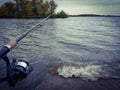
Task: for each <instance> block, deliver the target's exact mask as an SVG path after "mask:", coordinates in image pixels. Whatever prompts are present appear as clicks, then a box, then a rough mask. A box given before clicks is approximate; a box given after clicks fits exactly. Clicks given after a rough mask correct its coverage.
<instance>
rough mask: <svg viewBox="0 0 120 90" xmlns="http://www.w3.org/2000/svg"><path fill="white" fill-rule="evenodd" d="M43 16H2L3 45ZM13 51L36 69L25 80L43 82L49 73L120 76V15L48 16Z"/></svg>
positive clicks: (0, 41)
mask: <svg viewBox="0 0 120 90" xmlns="http://www.w3.org/2000/svg"><path fill="white" fill-rule="evenodd" d="M39 21H41V19H0V46H1V47H2V46H3V45H4V44H6V43H7V41H8V40H9V39H16V38H17V37H19V36H20V35H21V34H22V33H23V32H25V31H27V29H29V28H30V27H32V26H33V25H35V24H36V23H38V22H39ZM42 25H43V26H42V27H40V26H38V27H37V28H35V31H33V32H32V33H30V34H29V35H28V36H27V37H26V38H24V39H23V40H22V41H21V42H20V43H19V44H18V45H17V46H16V47H15V48H14V49H13V50H12V52H11V53H10V54H9V56H10V57H11V58H12V57H15V58H17V59H23V58H26V59H27V60H28V61H29V62H30V64H31V66H32V67H33V68H34V71H33V72H32V73H31V74H30V75H29V77H28V78H27V79H26V81H25V80H24V81H23V82H27V81H28V79H29V80H31V82H29V83H28V84H26V85H29V84H31V83H33V82H34V83H35V85H33V86H31V87H34V86H37V84H38V83H40V82H43V81H44V80H46V79H47V76H46V75H48V73H51V72H52V73H57V74H58V75H60V76H62V77H64V78H69V77H77V78H78V77H79V78H81V79H83V80H90V81H96V80H98V79H100V78H103V79H110V78H114V79H120V17H70V18H66V19H48V20H47V21H46V22H44V23H43V24H42Z"/></svg>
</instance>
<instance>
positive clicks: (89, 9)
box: [0, 0, 120, 15]
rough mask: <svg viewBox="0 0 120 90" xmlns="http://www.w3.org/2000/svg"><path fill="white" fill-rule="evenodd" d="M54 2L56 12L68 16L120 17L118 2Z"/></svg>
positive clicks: (72, 0) (75, 0)
mask: <svg viewBox="0 0 120 90" xmlns="http://www.w3.org/2000/svg"><path fill="white" fill-rule="evenodd" d="M5 1H12V0H0V3H3V2H5ZM44 1H45V0H44ZM46 1H50V0H46ZM54 1H55V2H56V3H57V5H58V7H57V10H56V12H59V11H61V10H64V11H65V12H66V13H68V14H70V15H77V14H100V15H120V0H54Z"/></svg>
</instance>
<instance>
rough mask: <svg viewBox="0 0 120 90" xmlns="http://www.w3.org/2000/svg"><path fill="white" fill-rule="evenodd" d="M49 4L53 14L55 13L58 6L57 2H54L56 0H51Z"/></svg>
mask: <svg viewBox="0 0 120 90" xmlns="http://www.w3.org/2000/svg"><path fill="white" fill-rule="evenodd" d="M49 5H50V13H51V14H54V12H55V9H56V8H57V4H56V3H55V2H54V0H51V1H50V2H49Z"/></svg>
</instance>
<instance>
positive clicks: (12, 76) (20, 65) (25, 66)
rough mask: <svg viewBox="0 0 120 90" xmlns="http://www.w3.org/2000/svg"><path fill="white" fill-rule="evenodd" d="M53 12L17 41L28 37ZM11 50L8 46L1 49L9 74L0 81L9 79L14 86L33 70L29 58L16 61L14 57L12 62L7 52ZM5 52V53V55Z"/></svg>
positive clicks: (0, 55)
mask: <svg viewBox="0 0 120 90" xmlns="http://www.w3.org/2000/svg"><path fill="white" fill-rule="evenodd" d="M51 15H52V14H50V15H49V16H47V17H46V18H45V19H43V20H42V21H40V22H39V23H37V24H35V25H34V26H32V27H31V28H30V29H28V30H27V31H26V32H24V33H23V34H22V35H21V36H20V37H18V38H17V39H16V43H18V42H19V41H21V40H22V39H23V38H24V37H26V36H27V35H28V34H29V33H30V32H31V31H33V30H34V28H36V27H37V26H38V25H41V24H42V23H43V22H44V21H46V20H47V19H48V18H49V17H50V16H51ZM9 51H10V48H9V47H8V46H4V47H3V48H2V49H1V50H0V59H3V60H4V61H5V62H6V66H7V75H6V76H5V77H3V78H1V79H0V82H4V81H8V84H9V86H11V87H14V86H15V85H16V83H17V82H18V81H20V80H22V79H24V78H25V77H27V75H28V74H29V73H30V72H31V71H32V70H33V68H32V67H30V66H29V63H28V61H27V60H25V59H24V60H19V61H17V62H16V59H13V60H12V62H10V60H9V58H8V56H7V53H8V52H9ZM4 54H5V55H4Z"/></svg>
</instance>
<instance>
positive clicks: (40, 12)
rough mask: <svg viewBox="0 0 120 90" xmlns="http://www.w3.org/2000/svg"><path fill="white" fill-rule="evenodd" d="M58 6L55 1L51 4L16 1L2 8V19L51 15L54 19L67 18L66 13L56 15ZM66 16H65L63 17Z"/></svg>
mask: <svg viewBox="0 0 120 90" xmlns="http://www.w3.org/2000/svg"><path fill="white" fill-rule="evenodd" d="M56 8H57V4H56V3H55V1H54V0H51V1H50V2H48V1H45V2H43V0H14V1H13V2H11V1H9V2H6V3H4V4H3V5H1V6H0V18H44V17H46V16H48V15H49V14H51V13H54V14H53V15H52V18H54V17H60V16H59V15H60V14H61V15H62V16H61V17H62V18H64V17H67V14H66V13H65V12H64V11H61V12H60V13H57V14H55V9H56ZM63 14H64V15H63Z"/></svg>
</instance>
